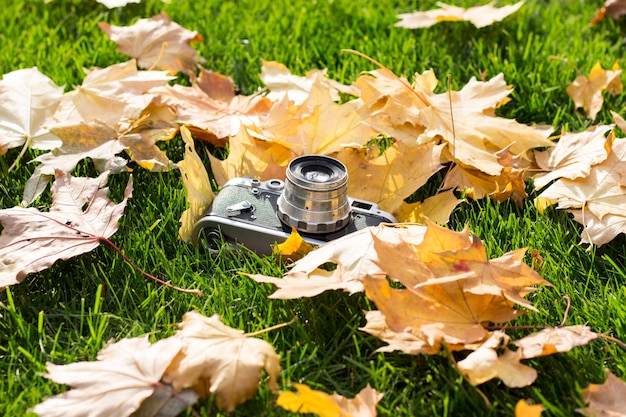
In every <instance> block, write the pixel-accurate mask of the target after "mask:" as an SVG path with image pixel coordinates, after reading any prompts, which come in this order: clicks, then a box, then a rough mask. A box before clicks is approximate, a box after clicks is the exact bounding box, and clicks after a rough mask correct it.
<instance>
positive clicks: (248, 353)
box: [163, 311, 280, 412]
mask: <svg viewBox="0 0 626 417" xmlns="http://www.w3.org/2000/svg"><path fill="white" fill-rule="evenodd" d="M179 328H180V330H179V331H178V332H177V333H176V335H175V336H174V337H172V339H176V340H179V341H181V342H182V345H183V349H182V351H181V352H180V354H179V355H178V356H177V357H176V358H174V360H173V361H172V363H171V365H170V366H169V368H168V369H167V371H166V372H165V375H164V376H163V380H164V381H165V382H166V383H169V384H172V386H173V387H174V389H175V390H176V391H178V390H181V389H183V388H193V389H194V390H195V391H196V392H197V393H198V394H199V395H200V396H201V397H203V396H207V395H209V394H215V395H216V398H217V405H218V407H219V408H220V409H222V410H224V411H226V412H231V411H233V410H234V409H235V407H236V406H237V405H239V404H241V403H243V402H244V401H246V400H247V399H248V398H250V397H252V395H254V393H255V392H256V391H257V389H258V385H259V381H260V379H261V371H262V370H263V369H264V370H265V371H266V372H267V374H268V375H269V381H268V382H267V384H268V386H269V387H270V388H271V389H272V390H277V389H278V384H277V378H278V374H279V373H280V357H279V356H278V355H277V354H276V352H275V351H274V348H272V346H271V345H270V344H269V343H267V342H266V341H264V340H261V339H255V338H252V337H249V336H247V335H246V334H245V333H244V332H242V331H241V330H237V329H233V328H232V327H228V326H226V325H225V324H223V323H222V322H221V321H220V318H219V316H218V315H213V316H211V317H205V316H203V315H201V314H200V313H198V312H196V311H192V312H188V313H186V314H185V315H184V316H183V321H182V323H180V324H179Z"/></svg>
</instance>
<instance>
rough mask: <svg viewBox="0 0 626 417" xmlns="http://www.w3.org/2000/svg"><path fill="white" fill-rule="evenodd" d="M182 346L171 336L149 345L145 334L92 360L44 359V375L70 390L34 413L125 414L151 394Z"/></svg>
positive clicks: (53, 416) (70, 416)
mask: <svg viewBox="0 0 626 417" xmlns="http://www.w3.org/2000/svg"><path fill="white" fill-rule="evenodd" d="M181 348H182V344H181V343H180V341H179V340H176V339H172V338H170V339H164V340H161V341H158V342H156V343H154V344H151V343H150V342H149V341H148V337H147V336H144V337H137V338H133V339H122V340H121V341H119V342H117V343H113V344H109V345H107V346H106V347H105V348H104V349H102V350H101V351H100V352H99V353H98V357H97V360H96V361H93V362H76V363H70V364H68V365H54V364H52V363H48V364H47V365H46V369H47V371H48V373H47V374H46V375H44V376H45V377H46V378H48V379H50V380H52V381H54V382H56V383H58V384H65V385H69V386H70V387H71V388H72V389H71V390H69V391H67V392H65V393H63V394H59V395H56V396H54V397H51V398H48V399H46V400H44V401H43V402H42V403H40V404H38V405H37V406H35V408H34V409H33V411H34V412H35V413H37V414H39V415H40V416H42V417H74V416H76V417H87V416H90V417H105V416H106V417H126V416H129V415H131V414H132V413H133V412H134V411H135V410H137V409H138V408H139V407H140V404H141V403H142V401H144V400H145V399H146V398H148V397H150V396H151V395H152V394H153V393H154V391H155V389H156V387H157V386H158V385H159V384H160V380H161V377H162V376H163V373H164V372H165V370H166V368H167V367H168V366H169V364H170V362H172V359H173V358H174V357H175V356H176V355H177V354H178V353H179V351H180V350H181Z"/></svg>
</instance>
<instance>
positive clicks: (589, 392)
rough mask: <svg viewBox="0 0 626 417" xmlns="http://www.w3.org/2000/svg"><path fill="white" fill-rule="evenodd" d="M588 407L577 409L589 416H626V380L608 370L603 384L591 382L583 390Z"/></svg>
mask: <svg viewBox="0 0 626 417" xmlns="http://www.w3.org/2000/svg"><path fill="white" fill-rule="evenodd" d="M582 394H583V400H584V401H585V404H586V407H585V408H583V409H579V410H576V411H578V412H579V413H581V414H583V415H585V416H588V417H624V416H626V411H624V410H626V382H624V381H622V380H621V379H619V378H618V377H616V376H615V375H614V374H613V373H612V372H611V371H607V378H606V381H605V382H604V383H603V384H590V385H589V386H588V387H587V388H585V389H584V390H583V392H582Z"/></svg>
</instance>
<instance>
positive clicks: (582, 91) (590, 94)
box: [566, 61, 623, 119]
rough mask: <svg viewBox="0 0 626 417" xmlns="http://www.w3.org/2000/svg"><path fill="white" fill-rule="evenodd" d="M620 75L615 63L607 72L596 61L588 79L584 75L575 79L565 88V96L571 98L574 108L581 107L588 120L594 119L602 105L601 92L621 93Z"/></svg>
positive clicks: (620, 72)
mask: <svg viewBox="0 0 626 417" xmlns="http://www.w3.org/2000/svg"><path fill="white" fill-rule="evenodd" d="M621 74H622V70H621V69H619V65H618V64H617V61H616V62H615V64H613V69H612V70H609V71H607V70H605V69H603V68H602V65H600V61H598V62H596V64H595V65H594V66H593V68H591V71H590V72H589V76H588V77H585V76H584V75H579V76H578V77H576V79H575V80H574V82H572V83H571V84H570V85H569V86H568V87H567V90H566V91H567V95H569V96H570V97H571V98H572V100H573V101H574V105H575V106H576V107H582V109H583V110H584V111H585V114H586V115H587V117H588V118H590V119H595V118H596V115H597V114H598V112H599V111H600V109H602V104H604V98H603V97H602V92H603V91H605V90H606V91H608V92H609V93H611V94H612V95H616V94H619V93H621V92H622V88H623V87H622V79H621Z"/></svg>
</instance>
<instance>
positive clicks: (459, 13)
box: [395, 0, 524, 29]
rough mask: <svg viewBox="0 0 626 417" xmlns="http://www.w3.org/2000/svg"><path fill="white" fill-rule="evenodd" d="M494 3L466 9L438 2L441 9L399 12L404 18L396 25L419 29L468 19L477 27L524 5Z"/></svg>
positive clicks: (522, 2)
mask: <svg viewBox="0 0 626 417" xmlns="http://www.w3.org/2000/svg"><path fill="white" fill-rule="evenodd" d="M494 4H495V2H491V3H489V4H486V5H484V6H474V7H470V8H467V9H465V8H462V7H456V6H451V5H449V4H445V3H441V2H437V6H439V7H440V9H434V10H429V11H426V12H413V13H403V14H399V15H398V18H399V19H402V20H401V21H400V22H397V23H396V24H395V25H396V26H398V27H403V28H407V29H418V28H425V27H428V26H432V25H434V24H436V23H439V22H459V21H468V22H471V23H472V24H473V25H474V26H476V27H477V28H482V27H485V26H489V25H491V24H492V23H495V22H499V21H501V20H502V19H504V18H505V17H507V16H509V15H510V14H513V13H515V12H516V11H517V10H518V9H519V8H520V7H522V5H523V4H524V1H523V0H522V1H519V2H517V3H515V4H512V5H510V6H503V7H494V6H493V5H494Z"/></svg>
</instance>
